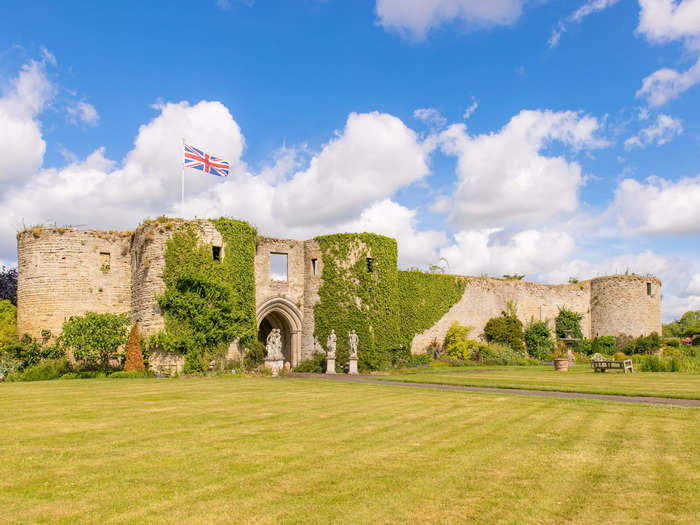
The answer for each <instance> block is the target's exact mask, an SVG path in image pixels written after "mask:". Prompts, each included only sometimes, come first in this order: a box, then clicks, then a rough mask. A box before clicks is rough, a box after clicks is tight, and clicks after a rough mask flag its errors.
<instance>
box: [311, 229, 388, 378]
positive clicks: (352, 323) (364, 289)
mask: <svg viewBox="0 0 700 525" xmlns="http://www.w3.org/2000/svg"><path fill="white" fill-rule="evenodd" d="M316 240H317V241H318V243H319V245H320V247H321V251H322V258H323V282H322V284H321V286H320V288H319V292H318V293H319V297H320V301H319V302H318V303H317V304H316V305H315V307H314V317H315V327H316V328H315V335H316V337H317V338H318V340H319V341H320V342H321V344H322V345H324V346H325V343H326V339H327V338H328V334H329V333H330V331H331V330H335V333H336V335H337V337H338V339H337V351H336V363H337V365H338V366H343V365H344V364H345V363H347V360H348V354H349V348H348V333H349V332H350V330H355V331H356V332H357V335H358V337H359V339H360V342H359V345H358V359H359V363H358V365H359V367H360V369H361V370H368V369H369V370H376V369H380V368H388V367H389V366H391V363H392V356H393V353H394V352H395V351H396V350H397V349H398V347H399V344H400V330H399V322H400V320H399V304H398V303H399V301H398V293H397V290H398V268H397V266H396V258H397V246H396V241H395V240H394V239H390V238H388V237H384V236H382V235H375V234H372V233H340V234H334V235H324V236H321V237H316ZM367 258H370V259H371V260H370V261H368V260H367ZM353 259H355V261H354V263H352V264H349V263H350V261H352V260H353ZM370 267H371V271H370Z"/></svg>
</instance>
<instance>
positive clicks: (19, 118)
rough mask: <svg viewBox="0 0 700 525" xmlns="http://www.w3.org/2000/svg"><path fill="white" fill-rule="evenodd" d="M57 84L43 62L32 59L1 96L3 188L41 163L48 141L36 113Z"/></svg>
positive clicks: (16, 181)
mask: <svg viewBox="0 0 700 525" xmlns="http://www.w3.org/2000/svg"><path fill="white" fill-rule="evenodd" d="M54 92H55V88H54V86H53V84H52V83H51V82H50V81H49V79H48V78H47V76H46V67H45V63H44V62H36V61H34V60H32V61H30V62H29V63H28V64H26V65H25V66H24V67H22V69H21V71H20V72H19V75H18V76H17V77H16V78H14V79H12V80H11V81H10V83H9V85H8V86H7V87H6V90H5V93H4V94H3V96H2V98H0V183H2V186H3V190H6V189H7V188H9V187H10V186H13V185H15V184H17V183H18V182H19V181H21V180H22V179H23V178H24V177H26V176H28V175H30V174H32V173H34V172H36V170H37V169H39V167H40V166H41V163H42V161H43V158H44V153H45V151H46V144H45V142H44V140H43V138H42V135H41V124H40V123H39V121H38V119H37V116H38V115H39V113H40V112H41V111H43V109H44V108H45V107H46V105H47V104H48V103H49V101H50V100H51V99H52V98H53V95H54Z"/></svg>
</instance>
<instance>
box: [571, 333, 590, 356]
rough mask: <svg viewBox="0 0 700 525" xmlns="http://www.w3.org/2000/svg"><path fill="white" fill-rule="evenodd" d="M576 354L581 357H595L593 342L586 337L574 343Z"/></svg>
mask: <svg viewBox="0 0 700 525" xmlns="http://www.w3.org/2000/svg"><path fill="white" fill-rule="evenodd" d="M574 352H576V353H577V354H580V355H593V354H594V352H593V341H592V340H591V339H586V338H585V337H584V338H583V339H581V340H580V341H576V342H575V343H574Z"/></svg>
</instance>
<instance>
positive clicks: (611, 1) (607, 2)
mask: <svg viewBox="0 0 700 525" xmlns="http://www.w3.org/2000/svg"><path fill="white" fill-rule="evenodd" d="M619 1H620V0H588V2H586V3H585V4H583V5H582V6H581V7H579V8H578V9H577V10H576V11H574V13H573V14H572V15H571V16H570V17H569V20H571V21H572V22H580V21H581V20H583V19H584V18H586V17H587V16H588V15H590V14H592V13H595V12H596V11H602V10H603V9H607V8H608V7H612V6H614V5H615V4H616V3H618V2H619Z"/></svg>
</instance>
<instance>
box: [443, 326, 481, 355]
mask: <svg viewBox="0 0 700 525" xmlns="http://www.w3.org/2000/svg"><path fill="white" fill-rule="evenodd" d="M472 330H473V327H471V326H462V325H460V324H459V323H458V322H457V321H455V322H454V323H452V325H451V326H450V328H449V329H448V330H447V334H446V335H445V343H444V350H443V355H444V356H445V357H447V358H450V359H461V360H462V361H467V360H469V359H471V358H472V355H473V354H474V352H475V351H477V350H478V349H479V343H478V342H477V341H476V340H474V339H469V333H470V332H471V331H472Z"/></svg>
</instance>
